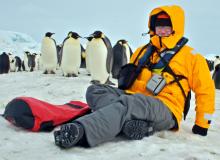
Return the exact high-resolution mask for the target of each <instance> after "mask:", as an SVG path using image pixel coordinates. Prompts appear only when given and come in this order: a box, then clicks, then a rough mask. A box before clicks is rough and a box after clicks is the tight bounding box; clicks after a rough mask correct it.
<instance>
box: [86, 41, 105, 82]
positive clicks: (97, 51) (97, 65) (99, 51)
mask: <svg viewBox="0 0 220 160" xmlns="http://www.w3.org/2000/svg"><path fill="white" fill-rule="evenodd" d="M90 43H91V44H90V46H89V48H88V50H87V54H88V55H89V56H88V60H89V70H90V72H91V76H92V80H98V81H100V83H101V84H104V83H105V82H106V81H107V79H108V77H109V73H108V72H107V68H106V61H107V54H108V51H107V48H106V46H105V43H104V42H103V41H102V40H101V39H93V40H92V41H91V42H90Z"/></svg>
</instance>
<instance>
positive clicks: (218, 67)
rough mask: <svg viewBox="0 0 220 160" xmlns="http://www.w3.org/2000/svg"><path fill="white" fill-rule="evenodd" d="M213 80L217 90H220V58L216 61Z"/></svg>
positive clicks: (217, 57)
mask: <svg viewBox="0 0 220 160" xmlns="http://www.w3.org/2000/svg"><path fill="white" fill-rule="evenodd" d="M212 79H213V80H214V82H215V88H216V89H220V57H219V56H216V57H215V60H214V73H213V76H212Z"/></svg>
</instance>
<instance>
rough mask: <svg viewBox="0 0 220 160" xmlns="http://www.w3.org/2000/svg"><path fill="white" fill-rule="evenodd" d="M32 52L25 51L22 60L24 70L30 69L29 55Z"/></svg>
mask: <svg viewBox="0 0 220 160" xmlns="http://www.w3.org/2000/svg"><path fill="white" fill-rule="evenodd" d="M30 54H31V53H30V52H29V51H24V57H23V61H22V69H23V71H29V70H30V68H29V66H28V56H29V55H30Z"/></svg>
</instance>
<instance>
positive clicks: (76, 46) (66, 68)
mask: <svg viewBox="0 0 220 160" xmlns="http://www.w3.org/2000/svg"><path fill="white" fill-rule="evenodd" d="M80 64H81V47H80V42H79V40H75V39H73V38H70V39H68V40H66V41H65V43H64V46H63V55H62V61H61V69H62V71H63V73H64V76H66V75H67V74H76V75H78V71H79V67H80Z"/></svg>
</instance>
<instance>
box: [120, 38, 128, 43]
mask: <svg viewBox="0 0 220 160" xmlns="http://www.w3.org/2000/svg"><path fill="white" fill-rule="evenodd" d="M127 42H128V41H126V40H124V39H120V40H119V41H118V43H120V44H125V43H127Z"/></svg>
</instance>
